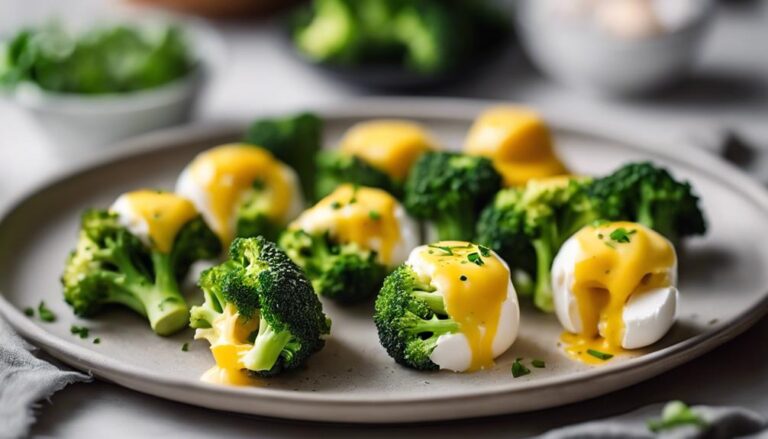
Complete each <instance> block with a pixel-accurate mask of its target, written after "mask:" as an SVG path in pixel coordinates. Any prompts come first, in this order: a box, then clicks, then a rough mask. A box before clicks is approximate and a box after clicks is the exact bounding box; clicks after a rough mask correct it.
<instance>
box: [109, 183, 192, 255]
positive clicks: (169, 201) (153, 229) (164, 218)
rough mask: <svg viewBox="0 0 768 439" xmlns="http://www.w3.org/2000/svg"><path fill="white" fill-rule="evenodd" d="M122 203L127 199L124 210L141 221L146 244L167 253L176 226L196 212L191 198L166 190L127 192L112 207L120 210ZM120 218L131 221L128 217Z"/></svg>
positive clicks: (179, 225) (181, 225) (188, 219)
mask: <svg viewBox="0 0 768 439" xmlns="http://www.w3.org/2000/svg"><path fill="white" fill-rule="evenodd" d="M123 203H127V205H128V206H130V207H129V208H128V210H129V211H130V212H131V213H132V214H133V215H135V216H136V217H138V219H140V220H141V221H143V222H144V225H145V226H146V230H147V232H146V234H147V236H148V239H149V241H150V242H149V244H150V246H152V247H154V248H156V249H157V250H159V251H161V252H163V253H170V251H171V249H172V248H173V243H174V241H175V240H176V235H177V234H178V233H179V230H181V228H182V227H184V225H186V224H187V223H188V222H189V221H191V220H192V219H194V218H195V217H197V216H198V212H197V209H195V205H194V204H192V202H191V201H189V200H187V199H186V198H182V197H179V196H178V195H174V194H172V193H170V192H159V191H154V190H140V191H135V192H129V193H127V194H124V195H123V196H121V197H120V198H118V200H117V201H116V202H115V204H114V206H113V209H117V210H121V211H122V210H123V209H122V208H121V207H120V206H123ZM122 220H126V221H132V220H131V219H129V218H122ZM133 221H135V220H133ZM134 226H137V225H136V224H133V225H128V227H129V229H131V228H133V227H134Z"/></svg>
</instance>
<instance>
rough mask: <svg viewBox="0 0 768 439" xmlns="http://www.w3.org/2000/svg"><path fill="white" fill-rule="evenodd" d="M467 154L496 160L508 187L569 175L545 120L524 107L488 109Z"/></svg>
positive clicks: (474, 131) (468, 143)
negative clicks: (556, 150)
mask: <svg viewBox="0 0 768 439" xmlns="http://www.w3.org/2000/svg"><path fill="white" fill-rule="evenodd" d="M464 151H465V152H466V153H467V154H472V155H481V156H484V157H488V158H490V159H491V160H493V162H494V165H495V167H496V169H497V170H498V171H499V173H500V174H501V175H502V176H503V177H504V184H505V185H506V186H519V185H522V184H525V183H526V182H527V181H528V180H530V179H533V178H544V177H550V176H553V175H561V174H566V173H567V172H568V171H567V170H566V167H565V165H563V163H562V162H561V161H560V159H559V158H558V157H557V155H556V154H555V150H554V147H553V142H552V135H551V134H550V132H549V129H548V128H547V126H546V125H545V124H544V121H543V120H542V119H541V118H540V117H539V115H538V114H537V113H535V112H533V111H531V110H528V109H526V108H523V107H514V106H499V107H494V108H490V109H488V110H486V111H485V112H484V113H483V114H481V115H480V117H478V118H477V120H476V121H475V123H474V124H473V125H472V128H471V129H470V130H469V134H468V135H467V139H466V141H465V144H464Z"/></svg>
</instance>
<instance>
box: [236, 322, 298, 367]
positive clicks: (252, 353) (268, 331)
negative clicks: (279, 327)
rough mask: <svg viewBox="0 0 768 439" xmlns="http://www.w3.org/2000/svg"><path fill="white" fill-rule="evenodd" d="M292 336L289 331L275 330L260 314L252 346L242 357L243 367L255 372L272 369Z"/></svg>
mask: <svg viewBox="0 0 768 439" xmlns="http://www.w3.org/2000/svg"><path fill="white" fill-rule="evenodd" d="M292 338H293V335H292V334H291V333H290V331H275V329H274V328H273V327H272V326H271V325H270V324H269V323H267V321H266V320H265V319H264V317H263V316H262V317H261V318H260V319H259V333H258V335H256V340H255V341H254V343H253V348H251V350H249V351H248V352H247V353H246V354H245V356H244V357H243V364H244V365H245V368H246V369H248V370H252V371H256V372H259V371H269V370H272V368H273V367H275V363H277V360H278V359H279V358H280V354H281V353H282V352H283V349H285V347H286V346H287V345H288V343H290V342H291V339H292Z"/></svg>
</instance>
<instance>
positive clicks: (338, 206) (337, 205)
mask: <svg viewBox="0 0 768 439" xmlns="http://www.w3.org/2000/svg"><path fill="white" fill-rule="evenodd" d="M331 209H333V210H339V209H341V203H339V202H338V201H334V202H333V203H331Z"/></svg>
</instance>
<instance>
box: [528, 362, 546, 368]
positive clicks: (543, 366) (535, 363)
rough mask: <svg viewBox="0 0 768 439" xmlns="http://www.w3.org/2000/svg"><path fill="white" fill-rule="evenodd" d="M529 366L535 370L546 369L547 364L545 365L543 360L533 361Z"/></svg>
mask: <svg viewBox="0 0 768 439" xmlns="http://www.w3.org/2000/svg"><path fill="white" fill-rule="evenodd" d="M531 366H533V367H535V368H537V369H544V368H545V367H547V363H545V362H544V360H533V361H531Z"/></svg>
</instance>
